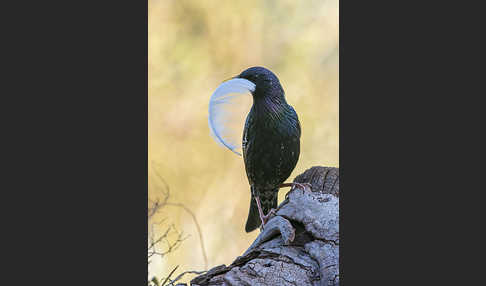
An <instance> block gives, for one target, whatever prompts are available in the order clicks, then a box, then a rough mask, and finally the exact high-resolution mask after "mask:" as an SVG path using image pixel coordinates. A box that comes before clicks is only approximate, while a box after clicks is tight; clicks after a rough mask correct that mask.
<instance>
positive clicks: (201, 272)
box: [170, 270, 208, 284]
mask: <svg viewBox="0 0 486 286" xmlns="http://www.w3.org/2000/svg"><path fill="white" fill-rule="evenodd" d="M206 272H208V271H207V270H204V271H186V272H182V273H181V274H179V275H178V276H177V277H176V278H175V279H174V280H172V281H171V282H170V283H172V284H173V283H175V282H177V281H179V279H181V278H182V276H184V275H185V274H203V273H206Z"/></svg>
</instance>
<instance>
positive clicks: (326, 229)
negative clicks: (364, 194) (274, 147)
mask: <svg viewBox="0 0 486 286" xmlns="http://www.w3.org/2000/svg"><path fill="white" fill-rule="evenodd" d="M294 182H298V183H309V184H311V185H312V187H311V188H309V187H306V188H305V190H302V189H299V188H292V189H291V190H290V191H289V192H288V193H287V195H286V199H285V200H284V201H283V202H282V203H281V204H280V205H279V207H278V208H277V212H276V215H275V216H274V217H272V218H271V219H270V220H269V221H268V223H267V224H266V225H265V228H264V229H263V230H262V231H261V233H260V235H259V236H258V237H257V238H256V240H255V241H254V242H253V244H252V245H251V246H250V247H249V248H248V250H246V251H245V253H243V255H242V256H239V257H237V258H236V259H235V261H234V262H233V263H231V264H230V265H229V266H226V265H219V266H216V267H214V268H212V269H211V270H209V271H208V272H207V273H205V274H203V275H200V276H197V277H195V278H194V279H192V281H191V285H193V286H205V285H252V286H253V285H294V286H295V285H339V169H338V168H329V167H320V166H318V167H312V168H310V169H308V170H306V171H305V172H304V173H302V174H300V175H299V176H297V177H296V178H295V180H294Z"/></svg>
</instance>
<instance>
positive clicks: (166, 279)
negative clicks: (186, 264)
mask: <svg viewBox="0 0 486 286" xmlns="http://www.w3.org/2000/svg"><path fill="white" fill-rule="evenodd" d="M177 267H179V265H177V266H176V267H175V268H174V270H172V271H171V272H170V273H169V276H167V278H165V280H164V282H162V286H164V285H165V283H166V282H167V281H168V280H169V278H170V276H172V274H173V273H174V272H175V271H176V269H177Z"/></svg>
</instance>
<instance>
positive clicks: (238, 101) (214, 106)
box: [208, 78, 255, 156]
mask: <svg viewBox="0 0 486 286" xmlns="http://www.w3.org/2000/svg"><path fill="white" fill-rule="evenodd" d="M253 91H255V84H254V83H252V82H251V81H248V80H246V79H242V78H234V79H231V80H228V81H225V82H223V83H222V84H221V85H220V86H218V88H217V89H216V90H215V91H214V93H213V95H211V99H210V100H209V118H208V122H209V129H210V131H211V135H212V136H213V138H214V140H215V141H216V142H218V143H219V144H221V145H223V146H225V147H227V148H228V149H230V150H231V151H232V152H234V153H235V154H237V155H240V156H241V141H242V134H243V128H244V124H245V118H246V115H247V114H248V111H249V110H250V108H251V105H252V100H253V99H252V97H251V96H249V93H251V92H253Z"/></svg>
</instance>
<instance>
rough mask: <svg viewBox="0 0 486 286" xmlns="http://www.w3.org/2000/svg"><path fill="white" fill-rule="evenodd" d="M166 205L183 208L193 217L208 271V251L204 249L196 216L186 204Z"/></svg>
mask: <svg viewBox="0 0 486 286" xmlns="http://www.w3.org/2000/svg"><path fill="white" fill-rule="evenodd" d="M166 205H168V206H175V207H180V208H183V209H184V210H185V211H186V212H188V213H189V214H190V215H191V217H192V219H193V220H194V224H195V225H196V228H197V232H198V234H199V241H200V243H201V251H202V255H203V258H204V269H208V257H207V255H206V249H205V247H204V240H203V236H202V232H201V227H200V226H199V223H198V222H197V219H196V216H195V215H194V213H193V212H192V211H191V210H190V209H189V208H187V207H186V206H185V205H184V204H181V203H166Z"/></svg>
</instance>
